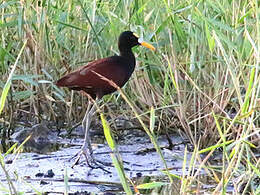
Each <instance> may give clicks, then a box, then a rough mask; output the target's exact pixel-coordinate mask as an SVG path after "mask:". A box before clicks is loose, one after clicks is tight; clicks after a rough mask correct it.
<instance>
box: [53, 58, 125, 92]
mask: <svg viewBox="0 0 260 195" xmlns="http://www.w3.org/2000/svg"><path fill="white" fill-rule="evenodd" d="M124 63H126V62H125V60H123V58H122V57H120V56H112V57H109V58H104V59H101V60H97V61H94V62H91V63H89V64H88V65H86V66H83V67H81V68H80V69H78V70H76V71H74V72H72V73H69V74H67V75H65V76H64V77H62V78H61V79H60V80H58V81H57V83H56V84H57V86H60V87H68V88H94V89H103V88H106V87H109V88H110V87H111V85H110V84H109V83H108V82H107V81H105V80H104V79H102V78H101V76H100V75H102V76H103V77H105V78H107V79H109V80H112V81H113V82H115V83H116V84H117V85H118V86H119V87H122V86H123V85H124V84H125V82H126V81H127V76H128V71H127V68H126V67H127V65H125V64H124Z"/></svg>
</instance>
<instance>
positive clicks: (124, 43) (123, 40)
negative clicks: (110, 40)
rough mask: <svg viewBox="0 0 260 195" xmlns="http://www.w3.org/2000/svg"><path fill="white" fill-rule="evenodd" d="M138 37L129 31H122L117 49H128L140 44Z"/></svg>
mask: <svg viewBox="0 0 260 195" xmlns="http://www.w3.org/2000/svg"><path fill="white" fill-rule="evenodd" d="M138 39H139V37H138V36H137V35H136V34H135V33H133V32H131V31H125V32H122V33H121V34H120V36H119V40H118V47H119V50H120V51H125V50H130V49H131V48H132V47H134V46H136V45H140V43H139V42H138Z"/></svg>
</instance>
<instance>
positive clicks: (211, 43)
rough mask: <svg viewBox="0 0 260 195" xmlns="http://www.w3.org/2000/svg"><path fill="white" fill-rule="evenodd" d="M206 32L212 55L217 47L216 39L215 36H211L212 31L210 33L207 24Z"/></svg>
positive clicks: (206, 24)
mask: <svg viewBox="0 0 260 195" xmlns="http://www.w3.org/2000/svg"><path fill="white" fill-rule="evenodd" d="M205 32H206V37H207V40H208V45H209V50H210V52H211V53H212V52H213V49H214V47H215V39H214V37H213V36H211V34H210V31H209V28H208V23H207V22H205Z"/></svg>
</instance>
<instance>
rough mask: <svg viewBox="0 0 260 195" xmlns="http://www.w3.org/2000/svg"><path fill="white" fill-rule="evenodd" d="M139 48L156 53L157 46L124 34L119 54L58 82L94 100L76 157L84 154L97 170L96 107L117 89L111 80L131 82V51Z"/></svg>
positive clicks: (88, 107) (84, 123) (130, 34)
mask: <svg viewBox="0 0 260 195" xmlns="http://www.w3.org/2000/svg"><path fill="white" fill-rule="evenodd" d="M139 45H141V46H144V47H146V48H148V49H151V50H153V51H155V47H154V46H152V45H151V44H149V43H147V42H145V41H143V40H142V39H141V38H140V37H139V36H138V35H137V34H136V33H133V32H132V31H124V32H122V33H121V34H120V36H119V39H118V49H119V52H120V53H119V55H115V56H111V57H107V58H103V59H99V60H95V61H92V62H90V63H88V64H87V65H85V66H82V67H80V68H79V69H77V70H75V71H74V72H71V73H69V74H67V75H65V76H63V77H62V78H60V79H59V80H58V81H56V85H57V86H58V87H67V88H69V89H71V90H76V91H82V92H84V93H85V94H87V96H88V97H89V98H91V99H92V100H94V101H93V102H94V103H93V102H92V103H89V104H88V106H87V109H86V113H85V116H84V118H83V120H82V127H83V129H84V131H85V137H84V142H83V145H82V147H81V150H80V151H79V153H78V158H77V159H78V160H79V158H80V157H81V155H84V156H85V158H86V161H87V164H88V165H89V166H90V167H92V168H94V166H93V164H95V165H97V160H96V159H95V158H94V156H93V150H92V147H91V141H90V135H89V128H90V123H91V118H92V116H93V114H94V113H95V112H96V109H97V108H96V105H95V104H96V103H97V101H98V100H100V99H101V98H102V97H103V96H104V95H107V94H111V93H113V92H115V91H116V90H117V88H116V87H115V86H113V85H111V83H110V82H109V81H112V82H113V83H114V84H115V85H117V86H118V87H120V88H121V87H123V86H124V85H125V84H126V82H127V81H128V80H129V79H130V77H131V75H132V73H133V72H134V69H135V66H136V60H135V56H134V54H133V52H132V48H133V47H135V46H139ZM78 160H76V162H77V161H78ZM103 164H104V163H103ZM98 167H99V166H98Z"/></svg>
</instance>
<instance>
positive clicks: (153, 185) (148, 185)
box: [137, 182, 167, 189]
mask: <svg viewBox="0 0 260 195" xmlns="http://www.w3.org/2000/svg"><path fill="white" fill-rule="evenodd" d="M164 185H167V183H164V182H151V183H144V184H140V185H138V186H137V188H138V189H153V188H158V187H161V186H164Z"/></svg>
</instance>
